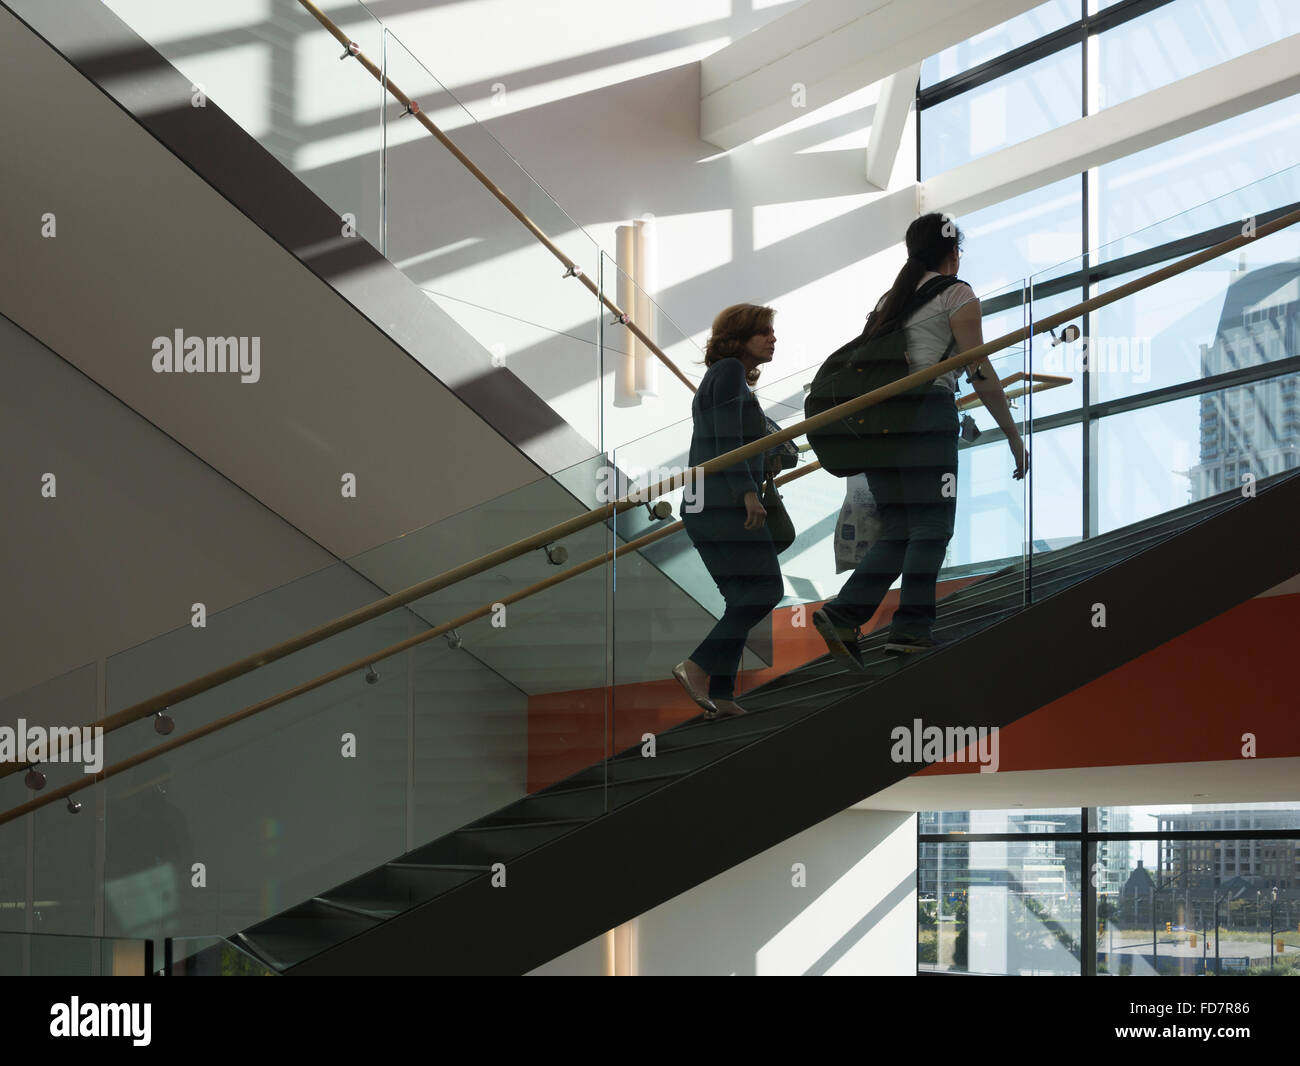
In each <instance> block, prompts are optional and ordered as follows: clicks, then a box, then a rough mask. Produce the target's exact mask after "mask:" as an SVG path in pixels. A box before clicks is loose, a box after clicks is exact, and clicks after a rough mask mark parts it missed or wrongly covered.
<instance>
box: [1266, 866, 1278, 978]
mask: <svg viewBox="0 0 1300 1066" xmlns="http://www.w3.org/2000/svg"><path fill="white" fill-rule="evenodd" d="M1276 910H1277V885H1274V886H1273V902H1272V903H1270V904H1269V905H1268V968H1269V970H1270V971H1272V969H1273V948H1274V947H1275V946H1276V941H1275V940H1274V939H1273V913H1274V912H1275V911H1276Z"/></svg>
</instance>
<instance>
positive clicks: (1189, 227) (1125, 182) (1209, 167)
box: [1095, 97, 1300, 262]
mask: <svg viewBox="0 0 1300 1066" xmlns="http://www.w3.org/2000/svg"><path fill="white" fill-rule="evenodd" d="M1297 164H1300V107H1297V106H1296V97H1290V98H1288V99H1286V100H1279V101H1278V102H1277V103H1273V104H1269V105H1268V106H1266V107H1261V108H1259V109H1257V110H1255V111H1251V112H1249V113H1247V114H1244V115H1238V116H1237V117H1235V118H1232V119H1228V120H1226V121H1224V122H1219V123H1216V124H1215V125H1213V126H1207V127H1205V128H1204V129H1201V130H1197V131H1196V132H1194V133H1189V134H1186V135H1184V136H1182V137H1177V138H1175V139H1174V140H1171V141H1166V142H1165V143H1164V144H1159V145H1156V146H1155V147H1153V148H1148V149H1146V150H1145V151H1141V152H1137V153H1135V154H1133V155H1129V156H1125V157H1124V158H1123V159H1117V160H1115V161H1114V162H1113V163H1106V164H1105V165H1103V166H1101V167H1098V168H1097V170H1096V171H1095V174H1096V187H1097V209H1096V218H1097V228H1098V232H1097V242H1096V243H1098V244H1101V245H1111V247H1110V248H1108V249H1103V251H1104V255H1103V256H1102V258H1101V259H1100V260H1099V261H1101V262H1105V261H1107V260H1108V259H1111V258H1115V257H1117V256H1119V255H1123V254H1128V253H1129V252H1133V251H1137V250H1139V249H1144V248H1150V247H1153V246H1155V245H1157V244H1161V243H1164V242H1166V241H1170V240H1175V239H1177V238H1179V237H1183V236H1187V235H1190V234H1194V233H1199V232H1201V231H1202V230H1204V229H1207V228H1209V227H1211V226H1216V225H1222V224H1224V223H1227V222H1236V223H1237V224H1238V225H1240V224H1241V221H1242V220H1243V219H1244V218H1245V217H1246V216H1247V215H1251V214H1259V213H1261V212H1264V211H1268V210H1270V209H1273V208H1278V207H1281V206H1282V205H1284V204H1292V203H1295V202H1296V201H1297V200H1300V171H1297V170H1296V169H1295V168H1296V167H1297ZM1279 172H1286V173H1279ZM1262 175H1272V176H1271V177H1265V178H1261V176H1262ZM1248 183H1253V184H1248ZM1185 212H1192V213H1190V214H1187V215H1186V216H1185V217H1182V216H1183V215H1184V213H1185ZM1162 220H1167V221H1163V222H1162ZM1156 223H1161V228H1158V229H1157V228H1151V227H1153V226H1154V225H1155V224H1156ZM1136 231H1141V233H1140V234H1139V233H1137V232H1136ZM1126 237H1127V238H1128V239H1127V240H1123V243H1113V242H1121V240H1122V239H1124V238H1126Z"/></svg>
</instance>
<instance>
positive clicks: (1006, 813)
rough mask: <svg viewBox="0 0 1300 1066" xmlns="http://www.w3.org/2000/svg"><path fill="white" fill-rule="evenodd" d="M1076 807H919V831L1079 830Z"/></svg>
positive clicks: (923, 834) (923, 833)
mask: <svg viewBox="0 0 1300 1066" xmlns="http://www.w3.org/2000/svg"><path fill="white" fill-rule="evenodd" d="M1082 817H1083V816H1082V812H1081V810H1080V808H1078V807H1036V808H1024V807H1017V808H1015V809H1011V810H1000V811H998V810H989V811H979V810H976V811H971V810H966V811H921V812H920V814H919V819H920V820H919V822H918V823H917V829H918V832H920V834H921V835H922V836H926V835H932V834H935V833H962V834H966V833H998V834H1003V833H1078V832H1079V831H1080V830H1081V829H1082V828H1083V826H1082Z"/></svg>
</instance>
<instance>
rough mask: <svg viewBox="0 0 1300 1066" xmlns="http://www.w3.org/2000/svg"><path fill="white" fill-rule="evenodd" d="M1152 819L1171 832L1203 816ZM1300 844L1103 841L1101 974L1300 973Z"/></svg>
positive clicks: (1100, 852) (1099, 915)
mask: <svg viewBox="0 0 1300 1066" xmlns="http://www.w3.org/2000/svg"><path fill="white" fill-rule="evenodd" d="M1263 806H1272V805H1263ZM1241 813H1246V814H1249V812H1241ZM1292 813H1294V812H1292ZM1156 817H1157V818H1158V819H1159V822H1160V824H1161V826H1162V827H1163V828H1166V829H1172V828H1173V827H1174V826H1175V825H1179V826H1180V827H1182V826H1190V824H1191V822H1193V821H1204V820H1205V819H1202V818H1198V817H1195V816H1193V817H1188V816H1187V815H1165V814H1161V815H1156ZM1224 820H1234V821H1235V820H1237V819H1234V818H1229V819H1224ZM1244 820H1246V821H1256V819H1254V818H1249V817H1248V818H1246V819H1244ZM1262 820H1264V821H1272V820H1273V819H1271V818H1265V819H1262ZM1298 844H1300V841H1297V840H1295V839H1290V840H1241V839H1228V840H1223V839H1215V838H1213V837H1207V838H1205V839H1192V840H1167V841H1132V842H1130V841H1123V842H1121V841H1111V842H1106V843H1103V844H1099V845H1098V861H1099V863H1100V866H1099V868H1098V873H1099V874H1100V875H1101V876H1100V877H1099V878H1098V881H1097V890H1096V891H1097V921H1098V935H1097V972H1098V973H1099V974H1113V975H1118V976H1145V977H1150V976H1160V977H1200V976H1204V975H1214V974H1223V975H1238V976H1266V975H1270V974H1272V975H1278V976H1295V975H1296V974H1297V973H1300V926H1297V921H1298V920H1300V890H1298V889H1297V873H1298V872H1300V866H1298V863H1297V856H1300V848H1298Z"/></svg>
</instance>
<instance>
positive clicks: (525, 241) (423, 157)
mask: <svg viewBox="0 0 1300 1066" xmlns="http://www.w3.org/2000/svg"><path fill="white" fill-rule="evenodd" d="M385 64H386V66H385V71H386V76H387V79H388V83H389V85H390V86H391V87H396V88H397V89H400V90H401V91H402V92H403V93H405V94H406V96H407V97H408V98H410V99H413V100H415V101H416V102H417V103H418V105H419V108H420V111H421V112H422V113H423V114H425V115H427V116H428V118H429V119H430V120H432V121H433V123H434V124H435V125H437V126H438V128H439V129H441V130H442V131H443V133H444V134H445V135H446V136H447V137H448V138H449V139H450V140H451V142H452V143H453V144H454V145H455V146H456V148H457V149H459V151H460V152H462V153H463V154H464V155H466V156H467V157H468V158H469V159H470V160H471V161H472V162H473V163H474V165H475V166H477V167H478V168H479V169H480V170H481V171H482V172H483V174H484V175H485V176H486V177H487V179H488V180H489V181H490V182H492V183H493V184H494V185H495V186H496V187H497V188H498V189H500V190H501V192H503V193H504V194H505V195H506V196H507V197H508V198H509V199H510V200H512V201H513V202H514V204H515V205H516V207H517V208H518V209H519V210H520V211H521V212H522V213H523V214H524V215H525V216H527V218H528V219H529V220H531V222H532V223H533V225H535V226H536V227H538V228H539V229H540V230H541V231H542V232H543V233H545V234H546V235H547V236H548V237H549V238H550V239H551V240H552V241H553V242H554V243H555V245H556V246H557V247H558V248H559V249H560V250H562V251H563V252H564V253H565V254H566V255H568V256H569V258H570V259H571V260H572V261H573V262H574V263H576V265H577V266H578V267H579V268H580V269H581V271H582V272H583V274H584V275H585V276H586V279H587V280H589V281H590V282H591V284H592V285H593V286H598V285H599V277H600V276H599V270H600V254H599V249H598V247H597V246H596V244H595V242H593V241H592V240H591V238H590V237H588V236H587V235H586V234H585V233H584V232H583V231H582V229H581V227H579V225H578V224H577V223H576V222H574V221H573V219H571V218H570V217H569V216H568V215H567V214H565V213H564V211H562V210H561V209H560V207H559V206H558V205H557V204H556V203H555V201H554V200H552V199H551V197H550V196H549V195H547V193H546V191H545V190H544V189H543V188H542V187H541V186H540V185H538V183H537V182H536V181H535V180H533V178H532V177H531V176H530V175H529V174H528V173H527V172H526V171H524V170H523V168H521V167H520V166H519V164H518V163H516V162H515V160H514V159H513V158H512V157H511V156H510V154H509V153H508V152H507V151H506V150H505V149H504V148H503V147H502V146H501V145H500V144H499V143H498V142H497V141H496V140H495V139H494V138H493V137H492V136H491V134H489V133H488V132H487V129H486V128H485V127H484V126H482V125H481V124H479V123H477V122H476V121H475V120H474V119H473V117H472V116H471V115H470V113H469V112H468V111H466V110H465V108H463V107H462V106H461V104H460V102H459V101H458V100H457V99H456V98H455V96H454V95H453V94H452V93H450V92H449V91H448V90H447V89H446V87H445V86H443V85H442V83H441V82H439V81H438V79H437V78H436V77H434V75H433V74H432V73H431V72H430V71H429V69H428V68H427V67H425V66H424V65H423V64H422V63H421V62H420V61H419V60H418V59H417V58H416V57H415V56H414V55H413V54H412V53H411V52H410V51H409V50H408V49H407V48H406V47H405V46H404V45H403V44H402V43H401V41H400V40H398V39H397V38H396V37H394V36H393V34H392V33H390V32H387V31H386V32H385ZM384 115H385V118H384V137H385V150H384V172H385V175H386V184H385V192H386V200H385V202H386V207H387V245H386V254H387V256H388V258H389V259H391V260H392V261H393V263H394V264H396V265H397V267H398V268H399V269H400V270H402V271H403V273H405V274H406V276H407V277H408V278H410V279H411V280H412V281H413V282H414V283H415V284H416V285H418V286H419V287H420V288H421V289H423V290H424V291H425V293H426V294H427V295H428V296H429V298H430V299H431V300H432V301H433V302H434V303H435V304H437V305H438V307H439V308H441V309H442V310H443V311H444V312H445V313H446V314H447V315H448V316H449V317H450V318H452V319H453V320H454V321H455V322H456V323H458V324H459V325H460V326H461V327H462V328H463V329H464V330H465V331H466V332H467V333H468V334H469V337H468V338H466V341H467V344H468V347H467V348H466V349H465V350H464V351H463V352H460V354H461V355H462V356H463V362H464V370H463V374H464V377H463V379H461V380H453V381H451V382H449V384H452V385H458V384H462V383H465V382H469V381H472V380H474V379H475V378H478V377H480V376H482V375H484V374H491V373H492V370H493V369H494V368H500V367H502V366H504V365H506V364H507V361H508V366H509V370H510V372H511V373H513V374H515V375H516V376H517V377H519V378H520V379H521V380H522V381H524V383H525V384H527V385H528V386H529V387H530V388H531V389H533V391H534V392H536V393H537V394H538V395H539V396H541V398H542V399H543V400H545V401H546V402H547V403H548V404H550V405H551V406H552V407H553V408H554V409H555V410H556V411H557V412H559V413H560V414H561V415H562V416H563V417H564V419H565V421H566V422H568V424H569V425H570V426H572V427H573V428H574V429H576V430H577V431H578V432H579V433H580V434H582V435H583V436H584V437H585V438H586V439H587V441H588V442H590V443H591V444H592V445H593V446H597V447H598V446H599V445H600V414H601V397H600V393H599V389H600V383H601V373H600V363H599V359H598V352H597V348H596V347H595V345H596V344H597V340H598V334H597V328H598V327H597V320H598V319H597V316H598V314H599V311H600V307H599V304H598V301H597V297H596V296H595V295H594V294H593V292H592V291H591V289H589V288H588V287H587V286H586V285H585V284H584V282H583V280H581V279H579V278H576V277H565V268H564V266H563V265H562V264H561V263H560V261H559V260H558V259H556V258H555V256H554V255H553V254H552V253H551V252H550V251H548V250H547V248H546V247H544V246H543V245H542V244H541V243H540V242H539V241H538V239H537V237H536V236H535V235H534V234H533V233H530V232H529V229H528V227H526V226H525V225H524V224H523V223H522V222H521V221H520V220H519V219H518V218H516V217H515V216H514V215H512V214H511V212H510V210H509V209H508V208H507V207H506V206H505V205H504V204H503V203H502V202H501V201H499V200H498V199H497V198H496V197H495V196H494V195H493V194H492V193H490V192H489V191H488V190H487V189H486V188H485V187H484V186H483V185H482V184H481V183H480V182H479V181H478V180H477V179H476V178H475V177H474V176H473V174H472V173H471V172H470V171H469V170H467V169H466V167H465V166H464V165H463V164H462V163H461V162H460V161H459V160H457V158H456V157H455V156H454V155H453V154H452V152H451V151H450V150H449V149H448V148H447V147H446V146H445V145H444V144H441V143H439V141H438V140H437V139H436V138H435V137H434V136H433V135H431V134H430V133H429V132H428V131H427V130H426V129H425V128H424V127H423V126H422V125H421V124H420V122H419V121H418V120H417V119H416V118H415V117H414V116H413V115H409V114H404V113H403V108H402V105H401V104H399V103H397V101H396V99H394V98H391V97H390V99H389V100H388V103H387V106H386V108H385V112H384ZM439 376H440V377H443V378H444V380H445V378H446V370H445V369H442V370H440V371H439Z"/></svg>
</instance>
